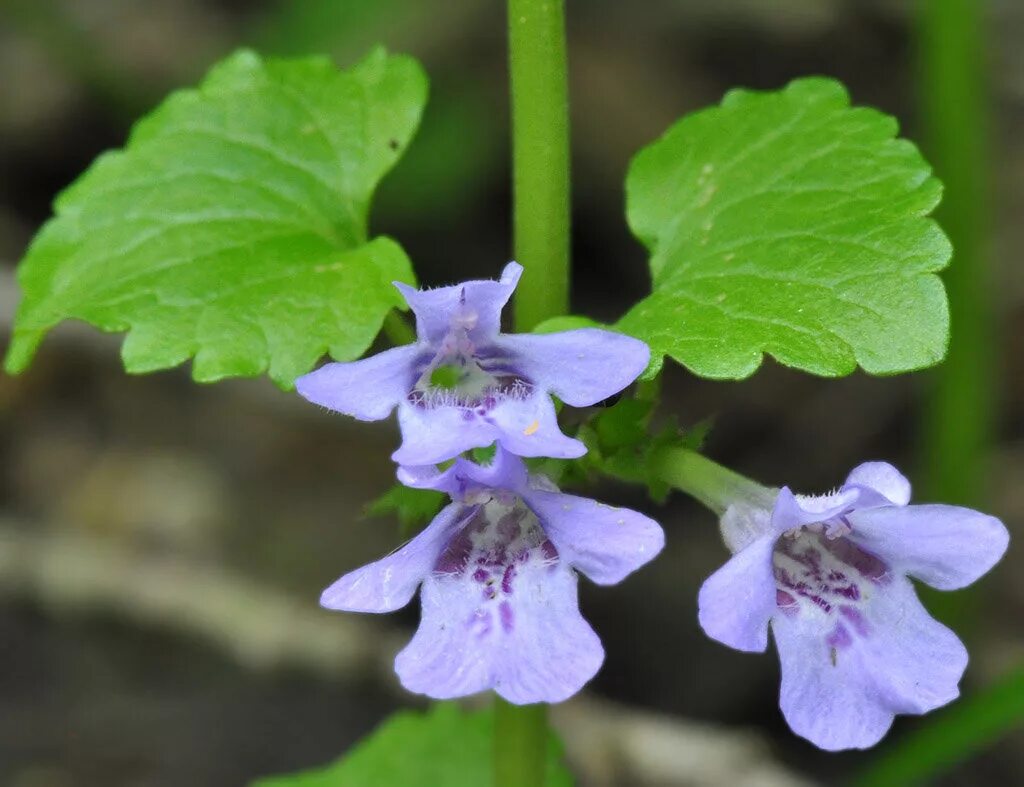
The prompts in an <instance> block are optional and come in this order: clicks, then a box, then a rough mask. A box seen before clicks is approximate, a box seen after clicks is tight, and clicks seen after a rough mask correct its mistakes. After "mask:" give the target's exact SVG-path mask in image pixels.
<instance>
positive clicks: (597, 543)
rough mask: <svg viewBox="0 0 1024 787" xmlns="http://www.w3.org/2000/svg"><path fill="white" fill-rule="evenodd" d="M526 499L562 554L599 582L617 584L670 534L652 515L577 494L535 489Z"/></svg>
mask: <svg viewBox="0 0 1024 787" xmlns="http://www.w3.org/2000/svg"><path fill="white" fill-rule="evenodd" d="M523 496H524V499H525V500H526V504H527V505H528V506H529V507H530V508H531V509H532V510H533V512H534V513H535V514H536V515H537V517H538V518H539V519H540V523H541V526H542V527H543V528H544V531H545V532H546V533H547V535H548V538H550V539H551V541H552V542H554V545H555V546H556V547H557V548H558V553H559V555H561V558H562V560H565V561H567V562H568V563H570V564H572V565H573V566H574V567H575V568H577V569H579V570H580V571H581V572H582V573H584V574H586V575H587V576H588V577H589V578H590V579H591V580H593V581H594V582H596V583H597V584H599V585H614V584H615V583H617V582H621V581H622V580H623V579H624V578H625V577H626V576H627V575H628V574H630V573H631V572H633V571H635V570H636V569H638V568H640V566H642V565H644V564H645V563H647V562H648V561H650V560H653V559H654V557H655V556H656V555H657V554H658V553H659V552H661V549H662V547H663V546H664V545H665V534H664V532H663V531H662V529H661V527H660V526H659V525H658V523H657V522H655V521H654V520H653V519H650V518H648V517H646V516H644V515H643V514H640V513H637V512H636V511H630V510H629V509H625V508H613V507H611V506H607V505H604V504H603V503H598V502H597V501H596V500H589V499H587V498H585V497H576V496H575V495H564V494H562V493H560V492H549V491H543V490H537V489H533V490H530V491H528V492H526V493H524V495H523Z"/></svg>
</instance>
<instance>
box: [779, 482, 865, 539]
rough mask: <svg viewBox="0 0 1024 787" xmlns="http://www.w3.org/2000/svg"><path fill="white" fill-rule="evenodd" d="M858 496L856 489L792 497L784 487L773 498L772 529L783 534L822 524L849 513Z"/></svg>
mask: <svg viewBox="0 0 1024 787" xmlns="http://www.w3.org/2000/svg"><path fill="white" fill-rule="evenodd" d="M859 495H860V492H859V490H857V489H843V490H841V491H839V492H836V493H835V494H831V495H794V494H793V493H792V492H791V491H790V490H789V487H788V486H784V487H782V489H780V490H779V496H778V497H777V498H775V507H774V509H773V510H772V529H773V530H774V531H775V532H776V533H783V532H785V531H786V530H791V529H793V528H795V527H802V526H804V525H812V524H816V523H818V522H824V521H826V520H828V519H831V518H832V517H836V516H839V515H840V514H843V513H844V512H846V511H849V510H850V508H851V507H852V506H853V505H854V503H855V502H856V500H857V498H858V496H859Z"/></svg>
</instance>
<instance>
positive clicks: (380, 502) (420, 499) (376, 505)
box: [366, 484, 447, 537]
mask: <svg viewBox="0 0 1024 787" xmlns="http://www.w3.org/2000/svg"><path fill="white" fill-rule="evenodd" d="M446 497H447V496H446V495H445V494H444V492H437V491H435V490H433V489H413V488H412V487H409V486H402V485H401V484H395V485H394V486H392V487H391V488H390V489H389V490H388V491H387V492H385V493H384V494H383V495H381V496H380V497H378V498H377V499H376V500H374V501H372V502H370V503H367V504H366V514H367V515H368V516H388V515H389V514H395V515H396V516H397V517H398V523H399V525H401V530H402V535H403V536H406V537H407V536H410V535H412V534H413V533H414V532H416V531H418V530H419V529H420V528H422V527H423V526H424V525H426V524H427V523H428V522H430V520H431V519H433V518H434V516H435V515H436V514H437V512H438V511H440V510H441V507H442V506H443V505H444V501H445V500H446Z"/></svg>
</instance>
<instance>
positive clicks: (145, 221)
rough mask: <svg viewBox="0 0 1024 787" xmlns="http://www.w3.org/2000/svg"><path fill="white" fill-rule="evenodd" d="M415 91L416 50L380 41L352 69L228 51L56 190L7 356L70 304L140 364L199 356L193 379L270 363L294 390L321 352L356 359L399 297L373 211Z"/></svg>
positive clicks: (421, 96)
mask: <svg viewBox="0 0 1024 787" xmlns="http://www.w3.org/2000/svg"><path fill="white" fill-rule="evenodd" d="M425 101H426V78H425V76H424V74H423V72H422V70H421V68H420V67H419V65H418V64H417V63H416V62H415V61H414V60H412V59H410V58H407V57H389V56H388V55H386V54H385V53H384V51H383V50H377V51H375V52H374V53H372V54H371V55H370V56H369V57H367V58H366V59H365V60H364V61H363V62H361V63H360V64H359V65H357V66H356V67H354V68H353V69H351V70H349V71H339V70H338V69H337V68H335V67H334V66H333V65H332V64H331V63H330V61H328V60H327V59H326V58H306V59H300V60H266V61H264V60H262V59H261V58H260V57H259V56H257V55H256V54H254V53H252V52H248V51H241V52H238V53H236V54H234V55H232V56H231V57H229V58H228V59H227V60H225V61H223V62H221V63H220V64H218V65H217V66H215V67H214V68H213V69H212V70H211V72H210V73H209V74H208V75H207V77H206V79H205V80H204V81H203V83H202V84H201V85H200V86H199V87H198V88H196V89H190V90H182V91H179V92H177V93H174V94H173V95H171V96H170V97H169V98H168V99H167V100H166V101H165V102H164V103H163V104H162V105H161V106H160V107H158V108H157V109H156V110H155V111H154V112H152V113H151V114H150V115H149V116H148V117H146V118H145V119H144V120H142V121H141V122H140V123H138V124H137V125H136V127H135V128H134V130H133V131H132V134H131V137H130V139H129V140H128V144H127V146H126V148H125V149H124V150H122V151H115V152H110V153H106V154H104V155H102V156H100V157H99V158H98V159H97V160H96V162H95V163H94V164H93V166H92V167H91V168H90V169H89V170H88V171H87V172H86V173H85V174H84V175H83V176H82V177H81V178H79V180H78V181H77V182H76V183H75V184H74V185H72V186H71V187H70V188H68V189H67V190H66V191H64V192H63V193H62V194H61V195H60V196H59V197H58V198H57V201H56V216H55V218H53V219H52V220H50V221H49V222H48V223H47V224H46V226H45V227H43V229H42V231H41V232H40V233H39V235H38V236H37V237H36V239H35V240H34V241H33V243H32V245H31V247H30V249H29V251H28V255H27V256H26V258H25V259H24V261H23V262H22V264H21V267H20V269H19V271H18V281H19V283H20V284H21V288H22V290H23V293H24V297H23V300H22V302H21V304H20V306H19V309H18V313H17V318H16V321H15V328H14V336H13V339H12V342H11V346H10V348H9V349H8V353H7V359H6V367H7V369H8V371H10V372H12V373H16V372H19V371H21V370H23V369H24V368H25V367H26V366H27V365H28V364H29V362H30V361H31V359H32V356H33V354H34V353H35V350H36V347H37V346H38V344H39V342H40V341H41V340H42V338H43V336H44V335H45V333H46V332H47V331H48V330H49V329H50V328H52V327H53V326H54V325H56V324H57V323H58V322H60V321H61V320H64V319H79V320H85V321H86V322H89V323H92V324H93V325H95V326H96V327H98V328H100V329H102V330H105V331H128V335H127V337H126V338H125V341H124V345H123V347H122V351H121V354H122V358H123V360H124V365H125V368H126V369H127V370H128V371H129V372H133V373H141V372H150V371H154V370H157V369H164V368H168V367H171V366H176V365H178V364H180V363H182V362H184V361H185V360H187V359H188V358H190V357H193V356H194V358H195V360H194V363H193V366H192V374H193V377H194V378H195V379H196V380H197V381H204V382H205V381H212V380H219V379H221V378H224V377H229V376H236V375H243V376H248V375H256V374H261V373H262V372H264V371H267V370H269V374H270V376H271V378H273V380H274V381H275V382H276V383H277V384H278V385H280V386H281V387H283V388H288V387H290V386H291V384H292V381H293V380H294V379H295V377H297V376H298V375H300V374H303V373H304V372H307V371H309V369H310V368H312V366H313V364H314V363H316V361H317V359H318V358H319V357H320V356H322V355H323V354H324V352H325V351H326V352H330V354H331V355H332V356H333V357H334V358H336V359H337V360H350V359H352V358H356V357H358V356H359V355H361V354H362V352H363V351H364V350H365V349H366V348H367V347H368V346H369V344H370V343H371V342H372V341H373V338H374V336H375V335H376V334H377V332H378V331H379V329H380V326H381V323H382V321H383V319H384V317H385V315H386V314H387V313H388V311H389V310H391V309H392V308H395V307H398V308H404V304H403V303H402V301H401V299H400V298H399V297H398V293H397V292H396V291H395V290H394V288H393V287H392V286H391V281H392V280H395V279H398V280H401V281H405V282H408V283H413V282H414V277H413V272H412V269H411V266H410V264H409V260H408V259H407V257H406V256H405V253H404V252H403V251H402V250H401V248H399V246H398V245H397V244H396V243H395V242H394V241H392V240H390V239H388V238H384V237H379V238H376V239H373V240H369V239H368V232H367V216H368V212H369V205H370V198H371V196H372V194H373V191H374V189H375V187H376V185H377V183H378V182H379V181H380V179H381V178H382V177H383V176H384V174H385V173H386V172H387V171H388V169H390V168H391V166H392V165H393V164H394V162H395V160H396V159H397V158H398V156H399V155H400V154H401V152H402V150H403V149H404V148H405V146H406V145H407V143H408V142H409V140H410V139H411V137H412V134H413V132H414V131H415V129H416V125H417V123H418V121H419V117H420V114H421V113H422V109H423V105H424V103H425Z"/></svg>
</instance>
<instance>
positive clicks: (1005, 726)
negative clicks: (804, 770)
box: [855, 668, 1024, 787]
mask: <svg viewBox="0 0 1024 787" xmlns="http://www.w3.org/2000/svg"><path fill="white" fill-rule="evenodd" d="M1022 724H1024V668H1018V669H1016V670H1014V671H1012V672H1010V673H1009V674H1007V675H1006V676H1004V677H1003V678H1002V679H1001V680H999V681H997V682H996V683H994V684H993V685H991V686H989V687H988V688H987V689H985V690H984V691H983V692H982V693H980V694H975V695H973V696H971V697H967V698H965V699H963V700H961V701H960V702H958V703H957V704H956V705H952V706H950V707H949V708H945V709H943V710H940V711H937V712H935V713H934V714H933V715H931V716H929V717H928V719H927V720H925V721H923V722H922V723H921V726H920V727H918V729H916V730H915V731H914V732H912V733H911V734H909V735H908V736H907V737H905V738H904V739H902V740H901V741H899V742H897V743H896V744H895V747H894V748H892V749H891V751H889V752H888V753H886V754H884V755H882V756H881V757H879V758H878V759H877V760H876V761H875V762H874V763H873V764H872V765H871V767H870V768H868V770H867V771H865V772H864V773H863V774H861V776H860V778H858V779H857V780H856V781H855V784H856V785H857V786H858V787H904V785H911V784H925V783H930V780H931V779H932V778H933V777H934V776H936V775H937V774H939V773H942V772H945V771H948V770H949V769H950V768H951V767H952V766H954V765H956V764H958V763H963V762H966V761H967V760H969V759H970V758H971V757H973V756H974V755H976V754H978V753H979V752H981V751H983V750H984V749H986V748H987V747H988V746H991V745H992V744H994V743H995V742H996V741H997V740H999V739H1000V738H1001V737H1002V736H1003V735H1005V734H1006V733H1008V732H1009V731H1010V730H1013V729H1016V728H1018V727H1020V726H1021V725H1022Z"/></svg>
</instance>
